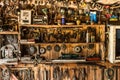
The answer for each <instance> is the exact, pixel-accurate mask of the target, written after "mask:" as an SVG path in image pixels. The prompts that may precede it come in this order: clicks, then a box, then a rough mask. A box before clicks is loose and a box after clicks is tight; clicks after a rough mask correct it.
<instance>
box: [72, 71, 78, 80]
mask: <svg viewBox="0 0 120 80" xmlns="http://www.w3.org/2000/svg"><path fill="white" fill-rule="evenodd" d="M73 72H74V74H73V78H72V80H78V78H77V75H76V69H73Z"/></svg>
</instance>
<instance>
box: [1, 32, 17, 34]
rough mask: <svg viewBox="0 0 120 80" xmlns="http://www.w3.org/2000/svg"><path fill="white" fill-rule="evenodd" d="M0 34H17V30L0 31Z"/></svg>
mask: <svg viewBox="0 0 120 80" xmlns="http://www.w3.org/2000/svg"><path fill="white" fill-rule="evenodd" d="M0 34H19V33H18V32H16V31H11V32H10V31H3V32H0Z"/></svg>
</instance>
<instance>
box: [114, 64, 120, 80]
mask: <svg viewBox="0 0 120 80" xmlns="http://www.w3.org/2000/svg"><path fill="white" fill-rule="evenodd" d="M113 68H114V69H115V74H116V76H115V80H118V69H119V68H118V66H113Z"/></svg>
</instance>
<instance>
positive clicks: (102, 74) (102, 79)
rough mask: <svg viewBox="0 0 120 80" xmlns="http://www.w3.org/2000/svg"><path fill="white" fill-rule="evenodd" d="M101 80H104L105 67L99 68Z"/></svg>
mask: <svg viewBox="0 0 120 80" xmlns="http://www.w3.org/2000/svg"><path fill="white" fill-rule="evenodd" d="M100 69H101V80H104V73H105V66H101V67H100Z"/></svg>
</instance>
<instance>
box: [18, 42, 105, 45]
mask: <svg viewBox="0 0 120 80" xmlns="http://www.w3.org/2000/svg"><path fill="white" fill-rule="evenodd" d="M103 43H104V42H95V43H85V42H84V43H82V42H75V43H35V42H21V43H20V44H23V45H41V44H103Z"/></svg>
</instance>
